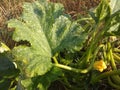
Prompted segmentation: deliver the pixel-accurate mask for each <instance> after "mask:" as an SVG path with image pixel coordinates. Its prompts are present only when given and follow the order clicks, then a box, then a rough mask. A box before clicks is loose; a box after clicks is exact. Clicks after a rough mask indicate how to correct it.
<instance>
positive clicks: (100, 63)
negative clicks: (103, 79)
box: [93, 60, 107, 72]
mask: <svg viewBox="0 0 120 90" xmlns="http://www.w3.org/2000/svg"><path fill="white" fill-rule="evenodd" d="M93 67H94V69H96V70H98V71H100V72H102V71H103V70H104V69H106V68H107V66H106V64H105V62H104V61H103V60H100V61H95V63H94V66H93Z"/></svg>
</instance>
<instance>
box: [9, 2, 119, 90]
mask: <svg viewBox="0 0 120 90" xmlns="http://www.w3.org/2000/svg"><path fill="white" fill-rule="evenodd" d="M111 3H112V4H111ZM113 3H114V4H113ZM119 4H120V1H119V0H111V1H110V2H108V0H101V2H100V4H99V5H98V7H97V8H95V9H94V11H90V14H89V16H88V17H87V18H80V19H79V20H76V21H72V19H71V17H70V16H69V15H67V14H65V13H64V8H63V6H62V5H61V4H57V3H51V2H47V1H46V0H37V1H34V2H32V3H24V5H23V13H22V15H21V17H19V18H18V19H11V20H10V21H8V27H9V28H15V31H14V32H13V40H14V41H16V42H24V44H19V45H17V46H15V47H14V48H13V49H12V50H11V51H9V52H10V53H11V54H12V60H11V61H12V62H14V63H15V65H17V67H16V69H17V70H19V71H20V72H19V73H18V72H17V78H16V81H17V83H15V85H16V86H15V87H14V88H13V89H18V90H19V89H20V90H26V89H27V90H48V88H49V86H50V84H51V83H52V82H54V81H56V80H60V81H61V82H63V83H64V84H65V87H67V88H68V89H70V90H82V89H83V90H84V89H88V88H89V85H93V86H94V85H95V84H96V83H98V82H100V80H101V79H103V78H105V77H107V78H108V82H109V84H110V85H111V86H113V87H115V88H118V89H119V88H120V87H119V85H120V83H119V81H118V80H117V79H116V77H117V78H120V77H119V74H120V70H119V69H118V68H117V67H116V66H115V65H117V64H119V62H118V61H119V58H120V56H119V55H120V52H119V51H120V48H119V47H117V48H116V47H115V46H114V42H112V41H111V40H110V37H111V36H115V37H119V33H120V20H119V18H120V9H119ZM83 23H84V24H83ZM61 52H62V54H64V55H65V56H61ZM75 53H77V60H75V61H74V60H73V59H74V58H73V57H75V55H76V54H75ZM99 54H100V55H99ZM98 56H100V57H98ZM116 58H117V60H118V61H115V59H116ZM99 59H102V60H99ZM96 62H97V63H98V64H96ZM99 62H100V64H99ZM108 66H111V68H112V69H110V70H108V71H105V70H104V69H106V68H108ZM64 69H65V71H64ZM66 70H68V72H67V71H66ZM96 70H98V71H97V72H96ZM99 71H100V72H99ZM73 73H75V74H73ZM68 74H69V76H68ZM71 77H72V78H71ZM111 79H112V80H111ZM83 80H86V81H85V83H83ZM112 81H113V82H112ZM70 82H72V83H75V85H73V86H72V83H70ZM67 88H66V89H67Z"/></svg>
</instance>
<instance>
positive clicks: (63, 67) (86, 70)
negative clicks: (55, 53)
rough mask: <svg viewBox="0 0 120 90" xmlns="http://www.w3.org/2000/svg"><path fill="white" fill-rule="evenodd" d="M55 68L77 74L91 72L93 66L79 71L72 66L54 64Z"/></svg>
mask: <svg viewBox="0 0 120 90" xmlns="http://www.w3.org/2000/svg"><path fill="white" fill-rule="evenodd" d="M54 66H56V67H59V68H62V69H65V70H69V71H73V72H76V73H87V72H89V71H90V70H91V68H92V67H91V66H89V67H88V68H87V69H77V68H73V67H70V66H66V65H62V64H54Z"/></svg>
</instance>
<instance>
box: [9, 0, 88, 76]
mask: <svg viewBox="0 0 120 90" xmlns="http://www.w3.org/2000/svg"><path fill="white" fill-rule="evenodd" d="M23 9H24V11H23V14H22V16H21V18H20V19H19V20H16V19H13V20H10V21H9V23H8V27H10V28H15V31H14V34H13V39H14V40H15V41H17V42H19V41H21V40H22V41H27V42H29V43H30V46H25V45H24V46H17V47H15V48H14V49H13V54H14V55H15V59H16V63H17V65H18V67H19V68H20V69H21V71H22V73H23V74H25V75H26V76H28V77H34V76H37V75H43V74H45V73H46V72H48V71H49V70H50V69H51V67H52V63H51V57H52V56H53V55H54V54H55V53H56V52H60V51H62V50H64V49H68V50H73V49H80V48H81V46H82V44H83V42H84V41H85V40H86V34H84V33H83V29H82V28H81V27H80V25H79V24H77V23H76V22H71V21H70V19H69V18H68V16H67V15H64V14H63V10H64V9H63V6H62V5H61V4H53V3H48V2H44V1H39V2H34V3H25V4H24V6H23ZM78 47H79V48H78Z"/></svg>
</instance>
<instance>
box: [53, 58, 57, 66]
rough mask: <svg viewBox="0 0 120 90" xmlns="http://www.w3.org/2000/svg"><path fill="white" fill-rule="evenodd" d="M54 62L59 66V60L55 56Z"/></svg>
mask: <svg viewBox="0 0 120 90" xmlns="http://www.w3.org/2000/svg"><path fill="white" fill-rule="evenodd" d="M53 60H54V62H55V63H56V64H58V61H57V59H56V57H55V56H54V57H53Z"/></svg>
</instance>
